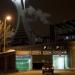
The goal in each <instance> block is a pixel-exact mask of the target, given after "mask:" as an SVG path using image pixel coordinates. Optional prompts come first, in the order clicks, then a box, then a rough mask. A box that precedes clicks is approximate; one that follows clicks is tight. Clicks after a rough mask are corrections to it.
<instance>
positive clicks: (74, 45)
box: [69, 41, 75, 68]
mask: <svg viewBox="0 0 75 75" xmlns="http://www.w3.org/2000/svg"><path fill="white" fill-rule="evenodd" d="M69 49H70V64H71V68H75V41H71V42H70V43H69Z"/></svg>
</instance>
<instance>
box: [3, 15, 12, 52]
mask: <svg viewBox="0 0 75 75" xmlns="http://www.w3.org/2000/svg"><path fill="white" fill-rule="evenodd" d="M9 20H11V16H9V15H8V16H6V17H5V19H4V43H3V44H4V52H5V46H6V25H7V21H9Z"/></svg>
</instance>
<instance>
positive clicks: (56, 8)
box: [0, 0, 75, 34]
mask: <svg viewBox="0 0 75 75" xmlns="http://www.w3.org/2000/svg"><path fill="white" fill-rule="evenodd" d="M28 5H33V6H34V7H35V8H36V9H42V11H44V12H47V13H49V14H50V15H51V17H50V21H51V23H52V24H54V23H55V24H56V23H59V22H62V21H64V20H70V19H75V0H26V7H27V6H28ZM5 13H11V14H12V15H13V16H14V20H13V21H16V20H15V15H16V9H15V8H14V6H13V4H12V3H11V0H0V16H4V15H5ZM35 27H37V26H35ZM41 27H42V26H41ZM38 29H39V30H37V32H41V29H40V26H38ZM47 32H48V26H47V25H45V26H43V29H42V32H41V34H42V33H43V34H44V33H45V34H47Z"/></svg>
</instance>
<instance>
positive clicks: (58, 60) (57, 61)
mask: <svg viewBox="0 0 75 75" xmlns="http://www.w3.org/2000/svg"><path fill="white" fill-rule="evenodd" d="M53 66H54V69H67V68H68V57H67V55H61V56H60V55H53Z"/></svg>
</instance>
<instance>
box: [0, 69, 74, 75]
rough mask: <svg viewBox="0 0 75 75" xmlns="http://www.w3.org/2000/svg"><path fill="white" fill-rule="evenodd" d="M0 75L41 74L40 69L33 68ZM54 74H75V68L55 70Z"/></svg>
mask: <svg viewBox="0 0 75 75" xmlns="http://www.w3.org/2000/svg"><path fill="white" fill-rule="evenodd" d="M0 75H42V71H41V70H33V71H19V72H14V73H8V74H0ZM54 75H75V70H73V71H71V70H67V71H66V70H65V71H64V70H56V71H54Z"/></svg>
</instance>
